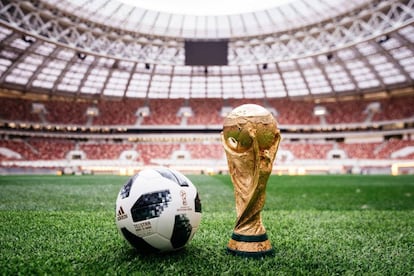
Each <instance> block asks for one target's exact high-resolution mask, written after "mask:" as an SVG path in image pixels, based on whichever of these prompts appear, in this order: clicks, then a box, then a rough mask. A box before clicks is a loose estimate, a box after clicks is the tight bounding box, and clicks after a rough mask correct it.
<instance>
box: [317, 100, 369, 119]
mask: <svg viewBox="0 0 414 276" xmlns="http://www.w3.org/2000/svg"><path fill="white" fill-rule="evenodd" d="M366 105H367V103H366V102H363V101H344V102H339V103H338V102H336V103H326V104H322V106H325V107H326V109H327V111H328V114H327V115H326V116H325V118H326V123H327V124H347V123H361V122H364V121H365V120H366V118H367V114H365V113H364V110H365V107H366Z"/></svg>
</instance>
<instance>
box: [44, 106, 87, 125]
mask: <svg viewBox="0 0 414 276" xmlns="http://www.w3.org/2000/svg"><path fill="white" fill-rule="evenodd" d="M42 103H43V104H44V106H45V108H46V111H47V114H46V120H47V121H48V122H49V123H53V124H72V125H84V124H86V122H87V117H86V109H87V108H88V106H91V104H90V103H86V102H73V101H46V102H42Z"/></svg>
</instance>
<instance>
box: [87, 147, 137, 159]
mask: <svg viewBox="0 0 414 276" xmlns="http://www.w3.org/2000/svg"><path fill="white" fill-rule="evenodd" d="M128 149H131V145H130V144H114V143H82V144H79V150H82V151H84V152H85V154H86V158H87V159H91V160H99V159H112V160H116V159H118V158H119V156H120V155H121V153H122V152H123V151H125V150H128Z"/></svg>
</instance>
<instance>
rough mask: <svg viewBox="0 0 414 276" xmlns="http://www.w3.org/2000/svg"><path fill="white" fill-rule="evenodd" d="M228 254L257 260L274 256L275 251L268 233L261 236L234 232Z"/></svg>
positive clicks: (228, 246)
mask: <svg viewBox="0 0 414 276" xmlns="http://www.w3.org/2000/svg"><path fill="white" fill-rule="evenodd" d="M227 253H229V254H232V255H234V256H241V257H248V258H255V259H260V258H263V257H266V256H274V250H273V248H272V245H271V244H270V241H269V240H268V238H267V235H266V233H264V234H261V235H240V234H236V233H234V232H233V234H232V236H231V240H230V241H229V243H228V245H227Z"/></svg>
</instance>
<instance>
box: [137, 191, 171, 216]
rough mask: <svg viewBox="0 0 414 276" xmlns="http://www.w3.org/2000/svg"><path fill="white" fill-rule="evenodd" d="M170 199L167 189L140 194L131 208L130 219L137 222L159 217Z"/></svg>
mask: <svg viewBox="0 0 414 276" xmlns="http://www.w3.org/2000/svg"><path fill="white" fill-rule="evenodd" d="M170 201H171V194H170V191H169V190H163V191H157V192H153V193H148V194H143V195H141V196H140V197H139V198H138V200H137V201H136V202H135V203H134V205H133V206H132V208H131V215H132V221H133V222H138V221H143V220H147V219H151V218H155V217H159V216H160V215H161V213H162V212H163V211H164V209H165V208H167V206H168V202H170Z"/></svg>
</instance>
